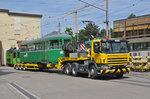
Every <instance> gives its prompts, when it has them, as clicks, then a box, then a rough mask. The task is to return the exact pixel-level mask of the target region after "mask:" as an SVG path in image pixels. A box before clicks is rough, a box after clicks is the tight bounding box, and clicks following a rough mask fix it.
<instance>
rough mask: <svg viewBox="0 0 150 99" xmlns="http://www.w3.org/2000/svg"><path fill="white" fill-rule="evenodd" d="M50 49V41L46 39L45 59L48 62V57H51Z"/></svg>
mask: <svg viewBox="0 0 150 99" xmlns="http://www.w3.org/2000/svg"><path fill="white" fill-rule="evenodd" d="M48 49H49V41H46V42H45V52H44V55H45V56H44V59H45V60H46V61H47V62H48V58H49V53H48V52H49V51H48Z"/></svg>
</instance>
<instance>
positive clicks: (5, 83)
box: [0, 67, 150, 99]
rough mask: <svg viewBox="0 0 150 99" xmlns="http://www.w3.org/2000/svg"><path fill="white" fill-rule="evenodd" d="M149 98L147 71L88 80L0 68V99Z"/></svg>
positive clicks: (148, 76) (149, 86)
mask: <svg viewBox="0 0 150 99" xmlns="http://www.w3.org/2000/svg"><path fill="white" fill-rule="evenodd" d="M26 98H30V99H150V72H130V74H128V75H124V77H123V78H122V79H117V78H107V79H104V78H103V79H102V78H99V79H96V80H91V79H88V78H87V77H86V75H84V76H81V77H72V76H67V75H64V74H63V73H62V72H61V71H56V70H54V71H45V72H39V71H19V70H14V69H13V68H12V67H0V99H26Z"/></svg>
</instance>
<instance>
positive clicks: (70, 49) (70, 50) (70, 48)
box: [67, 43, 74, 52]
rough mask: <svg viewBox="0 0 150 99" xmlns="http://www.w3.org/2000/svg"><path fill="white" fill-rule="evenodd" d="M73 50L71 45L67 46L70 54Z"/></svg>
mask: <svg viewBox="0 0 150 99" xmlns="http://www.w3.org/2000/svg"><path fill="white" fill-rule="evenodd" d="M73 49H74V47H73V44H71V43H70V44H67V51H69V52H72V51H73Z"/></svg>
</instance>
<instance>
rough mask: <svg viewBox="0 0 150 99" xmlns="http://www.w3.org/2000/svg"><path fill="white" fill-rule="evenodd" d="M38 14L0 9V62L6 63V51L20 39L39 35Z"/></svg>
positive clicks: (39, 17) (15, 45) (17, 45)
mask: <svg viewBox="0 0 150 99" xmlns="http://www.w3.org/2000/svg"><path fill="white" fill-rule="evenodd" d="M41 17H42V15H40V14H27V13H17V12H10V11H9V10H7V9H0V42H1V44H0V45H1V47H0V48H1V49H0V55H1V56H0V58H1V59H0V63H1V62H2V65H6V51H7V50H8V49H10V48H11V47H19V45H20V43H21V42H22V41H26V40H32V39H36V38H40V37H41Z"/></svg>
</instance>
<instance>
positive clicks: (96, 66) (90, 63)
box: [59, 39, 130, 79]
mask: <svg viewBox="0 0 150 99" xmlns="http://www.w3.org/2000/svg"><path fill="white" fill-rule="evenodd" d="M87 54H89V53H87ZM129 58H130V54H129V51H128V41H127V40H108V39H107V40H102V39H96V40H93V41H91V47H90V56H89V55H84V51H83V52H80V51H75V52H73V53H69V57H62V58H59V65H60V66H61V67H62V69H63V70H64V72H65V73H66V74H67V75H71V74H72V75H73V76H77V75H78V74H79V73H88V77H90V78H92V79H94V78H97V76H101V75H115V76H116V77H117V78H122V76H123V74H128V73H129V71H130V67H129V65H128V64H129Z"/></svg>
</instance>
